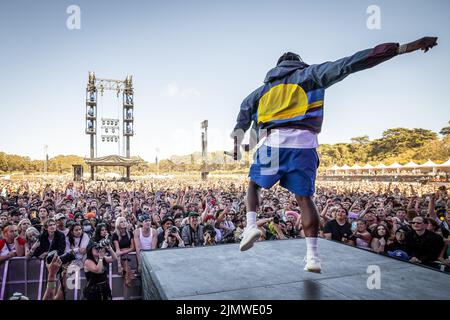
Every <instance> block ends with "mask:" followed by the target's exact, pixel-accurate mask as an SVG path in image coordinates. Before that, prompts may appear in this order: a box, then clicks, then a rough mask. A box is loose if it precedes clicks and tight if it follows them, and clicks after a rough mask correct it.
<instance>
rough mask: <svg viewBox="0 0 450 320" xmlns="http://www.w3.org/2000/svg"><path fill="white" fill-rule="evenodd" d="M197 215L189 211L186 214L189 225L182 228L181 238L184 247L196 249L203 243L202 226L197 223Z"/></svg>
mask: <svg viewBox="0 0 450 320" xmlns="http://www.w3.org/2000/svg"><path fill="white" fill-rule="evenodd" d="M199 216H200V215H199V214H198V213H197V212H195V211H191V212H189V214H188V221H189V223H188V224H187V225H185V226H184V227H183V230H182V231H181V238H182V239H183V242H184V244H185V245H186V246H190V247H198V246H202V245H203V243H204V238H203V234H204V232H203V229H204V228H203V226H202V225H201V224H200V223H199Z"/></svg>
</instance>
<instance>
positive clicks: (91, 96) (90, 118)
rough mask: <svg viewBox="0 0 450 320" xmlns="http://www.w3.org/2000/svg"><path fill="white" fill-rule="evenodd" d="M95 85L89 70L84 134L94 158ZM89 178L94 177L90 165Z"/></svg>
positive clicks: (95, 131)
mask: <svg viewBox="0 0 450 320" xmlns="http://www.w3.org/2000/svg"><path fill="white" fill-rule="evenodd" d="M97 93H98V92H97V87H96V85H95V74H94V73H93V72H89V81H88V85H87V88H86V134H88V135H89V137H90V149H89V150H90V157H91V159H93V158H95V141H96V136H97ZM91 178H92V179H94V166H91Z"/></svg>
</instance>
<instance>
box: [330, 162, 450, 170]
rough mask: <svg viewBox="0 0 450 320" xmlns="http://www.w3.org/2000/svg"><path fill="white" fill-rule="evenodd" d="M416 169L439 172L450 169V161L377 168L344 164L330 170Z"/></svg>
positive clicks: (379, 165)
mask: <svg viewBox="0 0 450 320" xmlns="http://www.w3.org/2000/svg"><path fill="white" fill-rule="evenodd" d="M403 168H404V169H416V168H433V172H434V171H436V170H437V168H450V159H448V160H447V161H446V162H444V163H442V164H437V163H434V162H433V161H431V160H428V161H427V162H425V163H424V164H417V163H415V162H414V161H412V160H411V161H409V162H408V163H407V164H405V165H401V164H400V163H398V162H394V163H392V164H390V165H389V166H386V165H385V164H384V163H382V162H380V163H379V164H378V165H376V166H372V165H370V164H369V163H366V164H365V165H364V166H360V165H358V164H356V163H355V164H354V165H353V166H351V167H350V166H348V165H346V164H344V165H343V166H342V167H339V166H337V165H333V166H332V167H331V168H330V169H328V170H334V171H338V170H344V171H348V170H361V169H363V170H364V169H403Z"/></svg>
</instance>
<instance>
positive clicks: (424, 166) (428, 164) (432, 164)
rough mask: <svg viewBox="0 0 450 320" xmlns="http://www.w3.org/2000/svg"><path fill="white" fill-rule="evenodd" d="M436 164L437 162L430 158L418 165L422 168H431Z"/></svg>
mask: <svg viewBox="0 0 450 320" xmlns="http://www.w3.org/2000/svg"><path fill="white" fill-rule="evenodd" d="M436 166H437V164H436V163H434V162H433V161H431V160H428V161H427V162H425V163H424V164H421V165H420V167H422V168H433V167H436Z"/></svg>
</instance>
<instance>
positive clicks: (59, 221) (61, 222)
mask: <svg viewBox="0 0 450 320" xmlns="http://www.w3.org/2000/svg"><path fill="white" fill-rule="evenodd" d="M55 221H56V228H57V230H58V231H61V232H62V233H64V235H65V236H66V237H67V234H68V233H69V229H68V228H66V216H65V215H64V213H62V212H59V213H57V214H56V216H55Z"/></svg>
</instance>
